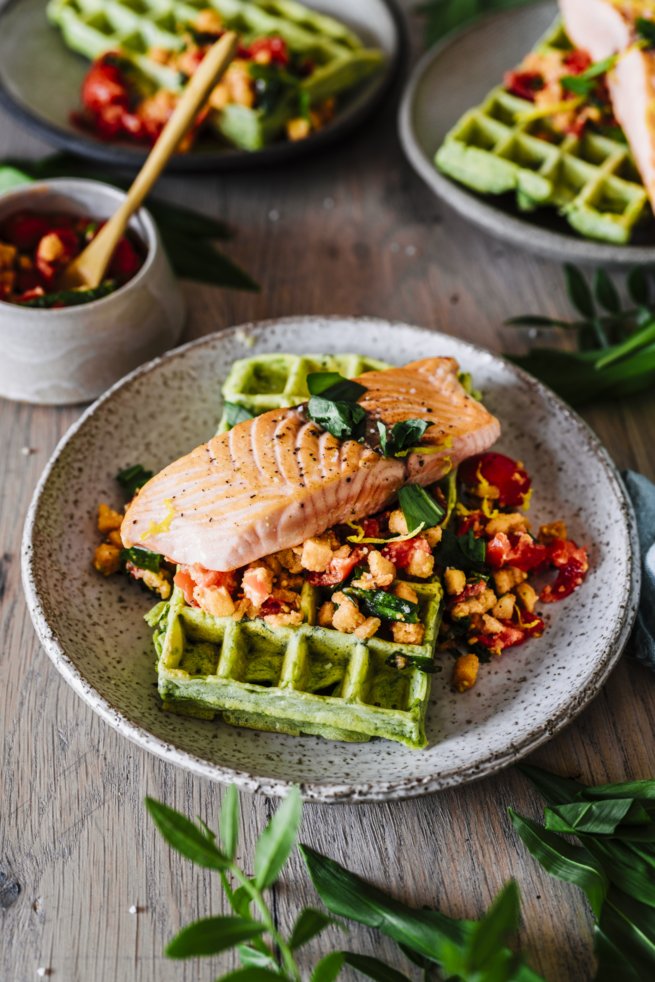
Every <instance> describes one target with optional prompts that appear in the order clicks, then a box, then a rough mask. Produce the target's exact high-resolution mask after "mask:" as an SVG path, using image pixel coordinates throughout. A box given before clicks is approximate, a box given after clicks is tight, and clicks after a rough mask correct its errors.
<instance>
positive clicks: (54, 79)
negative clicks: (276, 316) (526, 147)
mask: <svg viewBox="0 0 655 982" xmlns="http://www.w3.org/2000/svg"><path fill="white" fill-rule="evenodd" d="M308 4H309V6H312V7H315V8H316V9H317V10H320V11H322V12H323V13H326V14H330V15H332V16H334V17H337V18H338V19H339V20H341V21H343V22H344V23H345V24H348V26H349V27H351V28H352V29H353V30H354V31H355V32H356V33H357V34H358V36H359V37H361V38H362V39H363V40H364V41H365V42H366V43H367V44H368V45H370V46H374V47H378V48H380V49H381V50H382V51H383V52H384V53H385V55H386V62H385V66H384V68H383V69H382V70H381V71H380V72H378V73H377V74H376V75H374V76H372V77H371V78H370V79H369V80H367V81H365V82H364V83H363V84H362V85H361V86H360V87H359V88H358V89H357V90H356V91H355V92H354V93H352V94H351V95H349V96H348V97H347V98H346V99H345V100H344V104H343V105H342V107H341V109H340V111H339V113H338V115H337V116H336V117H335V119H334V121H333V122H332V123H331V124H330V125H329V126H326V127H325V128H324V129H323V130H320V132H318V133H316V134H314V135H313V136H311V137H310V138H309V139H307V140H301V141H299V142H296V143H289V142H286V141H285V142H280V143H276V144H273V145H272V146H270V147H266V148H265V149H263V150H257V151H255V152H249V151H244V150H238V149H235V148H232V147H230V146H229V145H227V144H222V143H220V142H219V141H218V139H215V140H212V139H210V138H207V139H203V140H202V141H198V144H197V145H196V146H195V147H194V148H193V149H192V150H191V151H190V152H189V153H184V154H176V155H175V156H174V157H173V158H172V159H171V161H170V162H169V164H168V170H170V171H217V170H231V169H239V170H241V169H243V168H244V167H253V166H262V165H269V164H273V163H275V162H277V161H282V160H287V159H293V158H296V157H298V156H300V155H302V154H304V153H307V152H308V151H314V150H319V149H320V148H321V147H324V146H326V145H327V144H329V143H332V142H334V141H335V140H338V139H340V138H341V137H343V136H345V135H346V134H347V133H348V132H350V131H351V130H352V129H354V128H355V127H356V126H357V125H358V124H359V123H361V122H362V121H363V119H364V118H365V117H366V116H367V115H368V114H369V113H370V112H371V111H372V110H373V109H374V108H375V106H376V105H377V104H378V103H379V102H380V101H381V99H382V98H383V96H384V94H385V93H386V91H387V89H388V87H389V84H390V83H391V81H392V79H393V76H394V74H395V71H396V68H397V66H398V62H399V58H400V54H401V48H402V42H403V29H402V21H401V19H400V17H399V15H398V12H397V10H396V7H395V3H394V0H357V2H356V3H352V0H308ZM45 8H46V0H8V3H6V4H5V6H4V8H3V7H2V3H0V105H2V106H4V108H5V109H6V110H7V111H8V112H10V113H11V114H12V115H13V116H15V117H16V118H17V119H19V120H20V121H21V122H23V123H24V124H25V126H27V127H29V128H30V129H31V130H33V131H34V132H35V133H37V134H38V135H39V136H41V137H42V138H43V139H44V140H47V141H48V142H49V143H51V144H53V145H54V146H56V147H60V148H62V149H64V150H69V151H70V152H72V153H77V154H80V155H81V156H84V157H89V158H90V159H92V160H97V161H100V162H101V163H106V164H111V165H113V166H116V167H122V168H124V169H132V170H134V169H137V168H139V167H140V166H141V164H142V163H143V161H144V160H145V157H146V154H147V148H146V149H145V150H144V149H143V148H141V147H134V146H133V145H132V146H131V145H130V144H129V143H126V142H123V143H120V142H115V143H114V142H111V143H110V142H107V141H104V140H100V139H98V138H96V137H94V136H93V135H92V134H90V133H85V132H83V131H82V130H81V129H79V128H78V127H77V126H75V125H74V123H72V122H71V120H70V114H71V112H72V111H74V110H77V109H79V108H80V91H81V88H82V80H83V79H84V76H85V74H86V72H87V71H88V69H89V62H88V61H87V60H86V59H85V58H82V57H81V56H80V55H78V54H76V53H75V52H73V51H71V50H70V49H69V48H67V47H66V45H65V44H64V41H63V39H62V37H61V34H60V32H59V31H58V30H57V29H56V28H55V27H52V26H51V25H50V24H49V23H48V21H47V19H46V13H45Z"/></svg>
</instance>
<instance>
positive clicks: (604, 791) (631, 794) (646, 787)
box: [528, 775, 655, 801]
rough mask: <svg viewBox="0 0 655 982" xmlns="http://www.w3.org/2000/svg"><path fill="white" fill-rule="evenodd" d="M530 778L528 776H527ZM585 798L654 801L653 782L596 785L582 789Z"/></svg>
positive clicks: (654, 784)
mask: <svg viewBox="0 0 655 982" xmlns="http://www.w3.org/2000/svg"><path fill="white" fill-rule="evenodd" d="M528 776H530V775H528ZM584 795H585V798H637V799H643V800H644V801H655V781H651V780H648V779H647V780H645V781H621V782H620V783H618V784H597V785H594V786H593V787H590V788H585V789H584Z"/></svg>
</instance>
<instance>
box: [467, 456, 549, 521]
mask: <svg viewBox="0 0 655 982" xmlns="http://www.w3.org/2000/svg"><path fill="white" fill-rule="evenodd" d="M459 478H460V480H461V481H462V483H463V484H465V485H466V487H467V488H469V490H471V491H473V493H474V494H477V495H479V497H481V498H493V499H494V500H495V501H497V502H498V505H499V507H501V508H506V507H508V506H509V507H512V508H515V507H517V506H518V507H522V506H524V505H525V504H526V502H527V496H528V492H529V491H530V487H531V485H532V481H531V479H530V476H529V474H528V472H527V471H526V470H525V468H524V467H523V465H522V464H521V463H519V461H517V460H513V459H512V458H511V457H506V456H505V454H502V453H494V452H493V451H492V452H489V453H482V454H476V456H475V457H469V458H468V460H465V461H464V463H463V464H461V465H460V468H459Z"/></svg>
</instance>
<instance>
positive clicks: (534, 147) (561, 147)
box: [435, 23, 648, 243]
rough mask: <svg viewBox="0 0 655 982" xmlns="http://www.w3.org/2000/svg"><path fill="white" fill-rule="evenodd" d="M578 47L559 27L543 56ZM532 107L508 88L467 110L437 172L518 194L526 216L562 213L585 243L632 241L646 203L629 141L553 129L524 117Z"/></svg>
mask: <svg viewBox="0 0 655 982" xmlns="http://www.w3.org/2000/svg"><path fill="white" fill-rule="evenodd" d="M553 49H555V50H558V51H562V50H572V45H571V43H570V42H569V40H568V38H567V37H566V34H565V33H564V31H563V28H562V27H561V25H560V24H559V23H558V24H557V26H556V27H555V28H554V29H553V30H552V31H551V32H549V34H547V35H546V37H545V38H544V39H543V40H542V41H541V42H540V43H539V44H538V45H537V46H536V48H535V50H536V51H539V52H548V51H550V50H553ZM534 108H535V107H534V103H532V102H530V101H528V100H525V99H521V98H518V97H517V96H515V95H512V94H511V93H509V92H507V91H506V90H505V89H504V88H503V87H502V86H498V87H497V88H495V89H493V90H492V91H491V92H490V93H489V95H488V96H487V98H486V99H485V101H484V102H483V103H482V105H480V106H477V107H475V108H474V109H471V110H469V112H467V113H465V115H464V116H462V118H461V119H460V120H459V121H458V122H457V123H456V124H455V126H454V127H453V129H452V130H451V131H450V132H449V133H448V135H447V136H446V139H445V141H444V143H443V145H442V146H441V147H440V148H439V150H438V151H437V154H436V157H435V162H436V165H437V167H438V168H439V170H441V171H442V172H443V173H444V174H447V175H448V176H449V177H452V178H454V179H455V180H456V181H459V182H460V183H462V184H465V185H466V186H467V187H470V188H472V189H473V190H474V191H479V192H481V193H483V194H505V193H508V192H510V193H511V192H514V193H515V194H516V199H517V204H518V206H519V208H521V209H522V210H524V211H529V210H532V209H534V208H537V207H540V206H549V207H553V208H556V209H557V210H558V211H559V213H560V214H561V215H563V216H564V217H565V218H566V219H567V221H568V222H569V224H570V225H571V226H572V227H573V228H574V229H576V231H578V232H580V233H581V234H582V235H584V236H585V237H587V238H591V239H599V240H601V241H605V242H615V243H626V242H629V241H630V237H631V235H632V231H633V229H634V227H635V225H636V224H637V222H638V221H639V219H640V218H641V216H642V215H643V214H644V212H645V210H646V208H647V205H648V195H647V193H646V191H645V189H644V187H643V185H642V183H641V180H640V177H639V174H638V171H637V169H636V167H635V165H634V162H633V160H632V157H631V155H630V150H629V148H628V146H627V143H626V142H625V141H624V140H623V139H621V138H619V137H615V136H613V135H607V134H606V133H603V134H601V133H594V132H593V131H591V130H590V129H589V128H587V129H586V130H585V131H584V132H583V134H582V136H575V135H572V134H562V133H558V132H557V131H556V130H554V129H552V130H550V131H548V138H547V139H546V138H544V135H543V133H544V129H545V127H546V126H547V121H545V120H544V119H543V118H541V119H536V120H535V119H533V120H529V119H526V117H528V116H529V115H530V113H532V112H533V111H534Z"/></svg>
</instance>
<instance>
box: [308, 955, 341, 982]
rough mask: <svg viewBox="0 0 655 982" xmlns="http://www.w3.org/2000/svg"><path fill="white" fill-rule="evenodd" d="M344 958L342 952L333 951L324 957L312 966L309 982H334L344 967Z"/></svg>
mask: <svg viewBox="0 0 655 982" xmlns="http://www.w3.org/2000/svg"><path fill="white" fill-rule="evenodd" d="M345 960H346V956H345V954H344V953H343V951H333V952H332V953H331V954H329V955H325V957H324V958H321V960H320V962H318V963H317V964H316V965H315V966H314V971H313V972H312V974H311V982H334V980H335V979H336V977H337V976H338V975H339V973H340V972H341V969H342V968H343V966H344V962H345Z"/></svg>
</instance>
